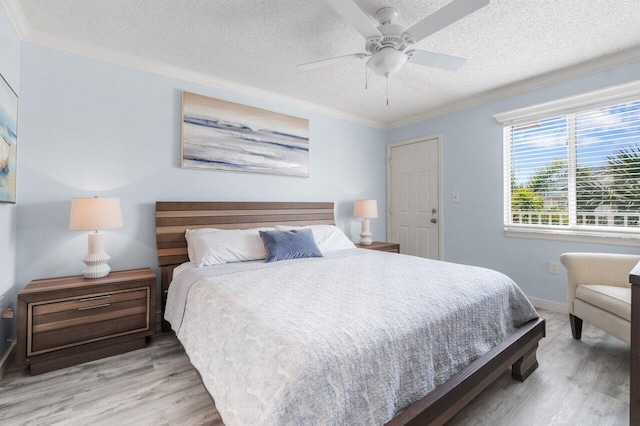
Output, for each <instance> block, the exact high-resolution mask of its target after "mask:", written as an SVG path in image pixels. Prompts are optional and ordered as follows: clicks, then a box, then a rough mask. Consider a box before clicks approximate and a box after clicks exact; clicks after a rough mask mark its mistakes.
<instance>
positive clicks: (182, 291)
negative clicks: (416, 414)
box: [165, 250, 538, 426]
mask: <svg viewBox="0 0 640 426" xmlns="http://www.w3.org/2000/svg"><path fill="white" fill-rule="evenodd" d="M207 275H211V276H208V277H207ZM165 317H166V319H167V320H168V321H169V322H171V324H172V327H173V328H174V330H175V331H176V334H177V336H178V338H179V339H180V341H181V342H182V344H183V346H184V348H185V350H186V352H187V354H188V355H189V357H190V359H191V362H192V363H193V365H194V366H195V367H196V368H197V369H198V371H199V372H200V374H201V376H202V380H203V382H204V384H205V386H206V388H207V390H208V391H209V392H210V394H211V395H212V396H213V398H214V400H215V403H216V408H217V409H218V411H219V412H220V415H221V416H222V419H223V421H224V422H225V424H226V425H227V426H233V425H311V424H312V425H381V424H384V423H385V422H387V421H389V420H390V419H392V418H393V417H394V416H395V415H396V414H397V413H398V412H399V411H401V410H402V409H404V408H405V407H407V406H408V405H410V404H411V403H413V402H415V401H417V400H418V399H420V398H422V397H423V396H424V395H426V394H427V393H429V392H430V391H431V390H433V389H434V388H435V387H436V386H438V385H439V384H441V383H443V382H444V381H446V380H447V379H448V378H450V377H451V376H452V375H454V374H455V373H457V372H458V371H459V370H460V369H462V368H463V367H465V366H466V365H468V364H469V363H471V362H472V361H473V360H475V359H476V358H478V357H479V356H480V355H482V354H484V353H485V352H487V351H488V350H489V349H490V348H492V347H493V346H495V345H496V344H497V343H499V342H500V341H502V340H504V338H505V337H506V336H507V335H508V334H510V333H512V332H513V331H514V329H515V328H517V327H518V326H520V325H523V324H524V323H526V322H528V321H529V320H532V319H534V318H537V317H538V315H537V313H536V311H535V310H534V308H533V306H531V304H530V303H529V301H528V300H527V299H526V297H525V296H524V294H523V293H522V291H521V290H520V289H519V288H518V287H517V286H516V285H515V284H514V283H513V281H512V280H510V279H509V278H508V277H506V276H505V275H503V274H500V273H498V272H495V271H491V270H488V269H484V268H478V267H471V266H464V265H457V264H451V263H446V262H439V261H432V260H425V259H421V258H417V257H412V256H404V255H398V254H390V253H383V252H376V251H372V250H345V251H343V252H339V253H336V254H334V255H331V256H329V257H326V258H314V259H299V260H292V261H285V262H277V263H270V264H265V263H260V262H247V263H242V264H229V265H223V266H216V267H214V268H192V269H188V270H186V271H184V272H183V273H182V274H180V275H179V276H178V277H177V278H176V280H174V282H173V283H172V284H171V287H170V288H169V295H168V303H167V309H166V315H165Z"/></svg>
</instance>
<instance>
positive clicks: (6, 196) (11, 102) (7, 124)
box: [0, 75, 18, 203]
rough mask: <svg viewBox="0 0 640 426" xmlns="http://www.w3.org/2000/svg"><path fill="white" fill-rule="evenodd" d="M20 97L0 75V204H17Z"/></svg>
mask: <svg viewBox="0 0 640 426" xmlns="http://www.w3.org/2000/svg"><path fill="white" fill-rule="evenodd" d="M17 126H18V95H16V92H14V91H13V89H12V88H11V86H9V83H7V81H6V80H5V79H4V77H2V75H0V202H2V203H15V202H16V163H17V161H18V136H17V133H18V130H17V128H18V127H17Z"/></svg>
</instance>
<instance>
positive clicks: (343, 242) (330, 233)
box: [276, 225, 356, 254]
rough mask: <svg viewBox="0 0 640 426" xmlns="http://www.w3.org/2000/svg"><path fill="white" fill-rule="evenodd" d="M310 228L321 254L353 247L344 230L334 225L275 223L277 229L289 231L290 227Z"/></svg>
mask: <svg viewBox="0 0 640 426" xmlns="http://www.w3.org/2000/svg"><path fill="white" fill-rule="evenodd" d="M301 228H310V229H311V231H312V232H313V239H314V240H315V241H316V245H317V246H318V248H319V249H320V251H321V252H322V254H325V253H330V252H332V251H336V250H346V249H353V248H356V246H355V245H354V244H353V242H352V241H351V240H350V239H349V238H348V237H347V236H346V235H344V232H342V231H341V230H340V228H338V227H337V226H335V225H310V226H287V225H276V230H277V231H290V230H292V229H301Z"/></svg>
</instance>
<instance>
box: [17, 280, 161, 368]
mask: <svg viewBox="0 0 640 426" xmlns="http://www.w3.org/2000/svg"><path fill="white" fill-rule="evenodd" d="M155 328H156V276H155V274H154V273H153V271H152V270H151V269H149V268H144V269H132V270H128V271H117V272H112V273H110V274H109V275H107V276H106V277H103V278H97V279H87V278H84V277H83V276H82V275H77V276H72V277H61V278H50V279H42V280H34V281H31V282H30V283H29V285H27V286H26V287H25V288H24V289H23V290H22V291H21V292H20V294H19V295H18V347H17V353H16V355H17V356H16V359H17V361H18V363H19V364H29V367H30V371H31V374H32V375H33V374H40V373H45V372H47V371H52V370H57V369H59V368H64V367H69V366H71V365H76V364H81V363H84V362H88V361H93V360H96V359H99V358H104V357H108V356H112V355H116V354H120V353H123V352H127V351H132V350H135V349H141V348H143V347H144V346H145V344H146V337H147V336H151V335H153V334H154V332H155Z"/></svg>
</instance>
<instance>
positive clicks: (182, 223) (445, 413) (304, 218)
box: [156, 202, 545, 426]
mask: <svg viewBox="0 0 640 426" xmlns="http://www.w3.org/2000/svg"><path fill="white" fill-rule="evenodd" d="M333 209H334V206H333V203H309V202H296V203H284V202H157V203H156V243H157V247H158V264H159V265H160V268H161V271H162V273H161V284H162V318H163V321H162V330H163V331H170V325H169V324H168V323H167V322H166V321H164V309H165V304H166V299H167V291H168V289H169V283H170V282H171V279H172V275H173V269H174V268H175V267H176V266H178V265H179V264H181V263H183V262H187V261H188V260H189V258H188V255H187V242H186V240H185V238H184V232H185V230H186V229H196V228H221V229H248V228H256V227H260V226H274V225H312V224H328V225H334V224H335V221H334V210H333ZM544 336H545V321H544V320H543V319H541V318H540V319H537V320H532V321H530V322H528V323H527V324H525V325H524V326H522V327H520V328H519V329H518V330H517V331H516V332H515V333H513V334H512V335H510V336H509V337H508V338H507V339H505V340H504V341H503V342H501V343H500V344H498V345H497V346H495V347H494V348H493V349H491V350H490V351H489V352H487V353H486V354H484V355H483V356H481V357H480V358H478V359H477V360H475V361H474V362H472V363H471V364H470V365H468V366H467V367H465V368H464V369H463V370H462V371H460V372H459V373H458V374H456V375H454V376H453V377H451V378H450V379H449V380H447V381H446V382H445V383H443V384H441V385H440V386H438V387H437V388H436V389H434V390H433V391H432V392H431V393H429V394H428V395H426V396H425V397H424V398H422V399H421V400H419V401H417V402H415V403H414V404H412V405H410V406H409V407H407V408H406V409H405V410H403V411H402V412H401V413H399V414H398V415H397V416H396V417H394V418H393V419H392V420H391V421H389V422H388V423H387V425H388V426H400V425H416V426H417V425H441V424H444V423H445V422H447V421H448V420H449V419H451V418H452V417H453V416H454V415H455V414H456V413H457V412H458V411H460V410H461V409H462V408H463V407H464V406H465V405H467V404H468V403H469V402H470V401H471V400H472V399H473V398H475V397H476V396H477V395H478V394H479V393H480V392H481V391H482V390H483V389H485V388H486V387H487V386H489V385H490V384H491V383H492V382H493V381H494V380H495V379H497V378H498V377H499V376H500V375H502V374H503V373H504V372H505V371H506V370H507V369H508V368H509V367H511V375H512V377H513V378H515V379H517V380H520V381H524V380H525V379H526V378H527V377H529V375H530V374H531V373H533V371H534V370H535V369H536V368H537V367H538V361H537V359H536V350H537V348H538V342H539V341H540V339H542V338H543V337H544Z"/></svg>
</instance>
